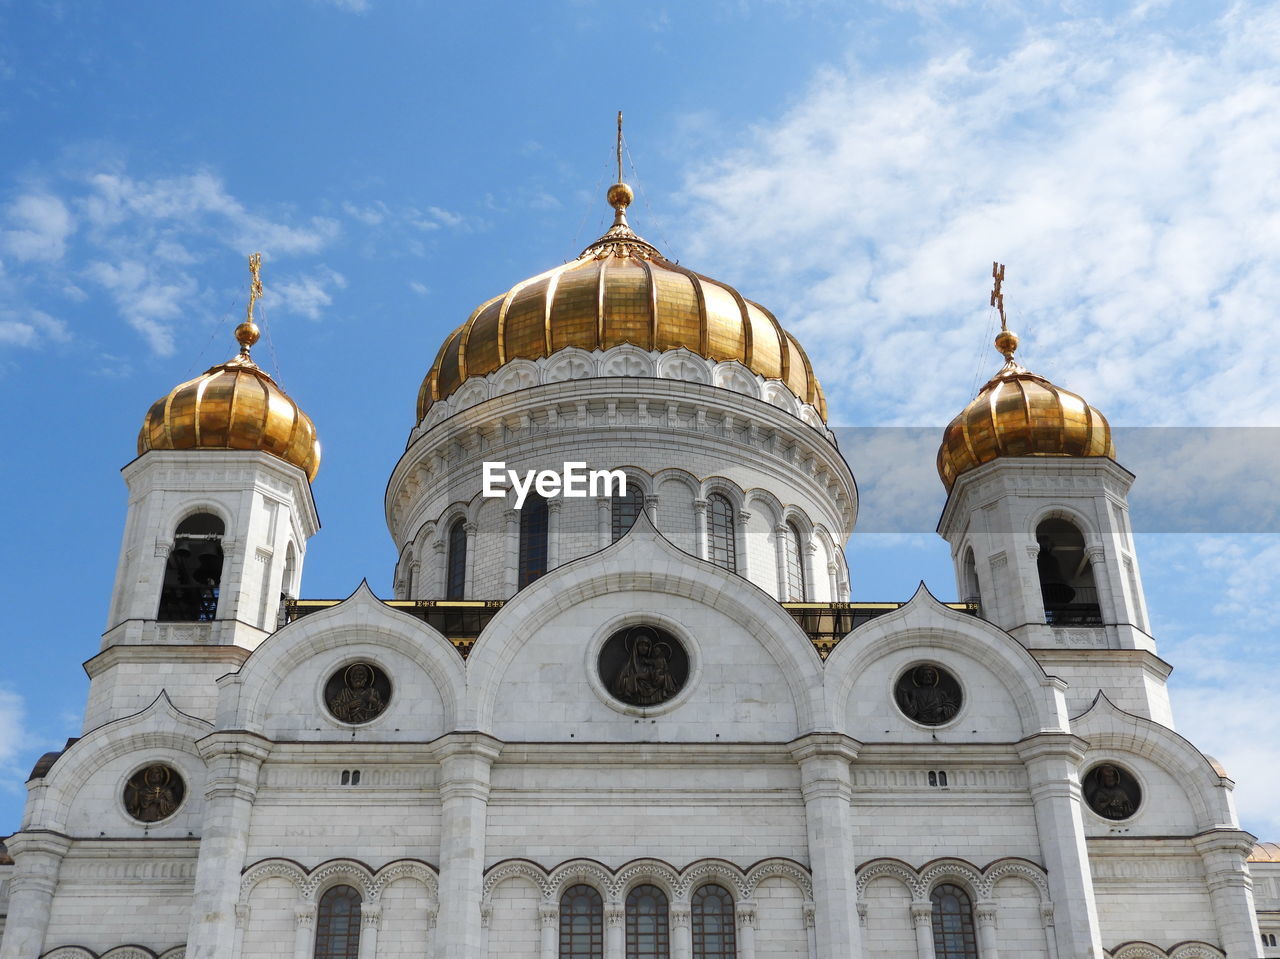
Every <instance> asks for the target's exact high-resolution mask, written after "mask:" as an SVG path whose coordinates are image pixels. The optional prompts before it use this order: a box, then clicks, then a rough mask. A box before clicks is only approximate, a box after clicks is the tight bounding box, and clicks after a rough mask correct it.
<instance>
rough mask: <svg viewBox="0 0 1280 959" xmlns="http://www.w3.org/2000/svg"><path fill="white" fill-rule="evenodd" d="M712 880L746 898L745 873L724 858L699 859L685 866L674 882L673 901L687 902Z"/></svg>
mask: <svg viewBox="0 0 1280 959" xmlns="http://www.w3.org/2000/svg"><path fill="white" fill-rule="evenodd" d="M710 882H714V883H717V884H718V885H721V886H724V887H725V888H727V889H728V890H729V891H730V892H732V893H734V895H735V896H736V897H737V898H738V899H739V900H742V899H748V898H750V896H749V895H748V893H749V889H748V886H747V874H746V873H744V872H743V871H742V870H741V869H739V868H738V867H737V866H735V865H734V864H733V863H731V862H729V861H727V860H725V859H699V860H698V861H697V862H692V863H690V864H689V865H687V866H685V867H684V869H683V870H681V872H680V878H679V880H677V882H676V895H675V898H674V900H673V901H679V902H688V901H689V899H690V897H692V895H693V894H694V892H696V891H697V890H698V888H699V887H700V886H705V885H706V884H707V883H710Z"/></svg>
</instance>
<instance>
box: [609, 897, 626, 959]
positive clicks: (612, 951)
mask: <svg viewBox="0 0 1280 959" xmlns="http://www.w3.org/2000/svg"><path fill="white" fill-rule="evenodd" d="M626 923H627V913H626V909H625V908H624V907H623V905H622V903H620V902H606V903H605V904H604V959H626V955H627V948H626V937H625V935H624V934H625V933H626V931H627V925H626Z"/></svg>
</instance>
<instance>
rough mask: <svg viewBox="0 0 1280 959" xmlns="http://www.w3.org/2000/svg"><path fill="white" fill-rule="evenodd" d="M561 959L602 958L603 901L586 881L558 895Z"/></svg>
mask: <svg viewBox="0 0 1280 959" xmlns="http://www.w3.org/2000/svg"><path fill="white" fill-rule="evenodd" d="M560 959H604V900H603V899H601V898H600V893H598V892H596V890H595V888H594V887H592V886H588V885H586V884H585V883H579V884H578V885H576V886H570V887H569V888H568V889H566V890H565V893H564V895H563V896H561V897H560Z"/></svg>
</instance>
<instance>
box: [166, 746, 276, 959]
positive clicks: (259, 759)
mask: <svg viewBox="0 0 1280 959" xmlns="http://www.w3.org/2000/svg"><path fill="white" fill-rule="evenodd" d="M196 746H197V748H199V750H200V755H201V756H202V757H203V758H204V762H205V765H206V766H207V767H208V769H209V775H208V778H207V779H206V780H205V791H204V796H205V808H204V823H203V825H202V826H201V829H200V855H199V858H198V859H197V860H196V880H195V890H194V893H193V896H192V902H191V927H190V931H189V933H188V935H187V959H226V957H227V956H228V955H231V954H232V950H233V949H234V948H235V941H236V900H237V899H239V897H240V872H241V870H242V869H243V868H244V857H245V851H246V849H247V848H248V843H249V820H250V818H251V816H252V814H253V800H254V797H255V796H257V794H258V772H259V770H261V768H262V763H263V761H264V760H265V759H266V758H267V755H268V753H270V751H271V742H270V740H267V739H264V738H263V737H261V736H259V735H257V734H256V733H250V732H246V731H244V730H230V731H226V732H217V733H213V734H212V735H210V736H206V737H205V738H204V739H202V740H200V741H199V742H198V743H196Z"/></svg>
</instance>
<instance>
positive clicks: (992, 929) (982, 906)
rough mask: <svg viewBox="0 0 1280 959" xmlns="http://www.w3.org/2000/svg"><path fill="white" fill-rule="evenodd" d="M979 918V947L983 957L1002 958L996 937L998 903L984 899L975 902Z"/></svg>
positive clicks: (975, 913) (974, 909) (985, 958)
mask: <svg viewBox="0 0 1280 959" xmlns="http://www.w3.org/2000/svg"><path fill="white" fill-rule="evenodd" d="M973 912H974V915H975V916H976V917H977V919H978V948H979V949H980V950H981V952H982V959H1000V943H999V940H998V939H997V938H996V904H995V903H994V902H992V901H991V900H989V899H982V900H979V901H978V902H976V903H974V904H973Z"/></svg>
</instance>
